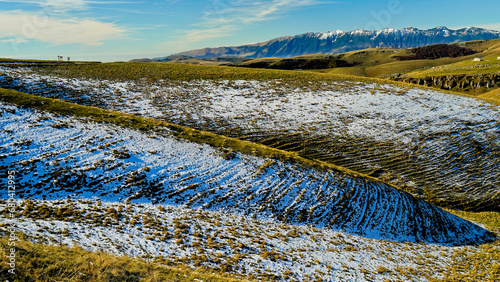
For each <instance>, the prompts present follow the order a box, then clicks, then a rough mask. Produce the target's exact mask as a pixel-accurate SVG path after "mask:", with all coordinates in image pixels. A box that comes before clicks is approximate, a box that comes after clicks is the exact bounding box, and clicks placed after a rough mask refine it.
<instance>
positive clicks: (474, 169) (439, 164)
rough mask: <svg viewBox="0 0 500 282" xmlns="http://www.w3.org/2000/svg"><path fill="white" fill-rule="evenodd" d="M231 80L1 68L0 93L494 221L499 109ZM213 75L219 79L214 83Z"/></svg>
mask: <svg viewBox="0 0 500 282" xmlns="http://www.w3.org/2000/svg"><path fill="white" fill-rule="evenodd" d="M134 66H135V68H134ZM177 68H179V69H180V70H178V69H177ZM122 69H123V70H122ZM125 70H126V71H128V72H133V71H134V72H136V73H137V74H136V75H135V76H129V75H126V74H125ZM231 70H232V69H230V70H228V69H227V68H208V67H203V68H197V67H193V66H179V67H177V66H171V65H168V64H165V65H158V64H151V65H140V64H138V65H134V64H122V65H120V64H118V65H116V64H109V65H106V64H103V65H90V66H85V67H83V66H66V67H57V68H52V69H49V70H47V69H36V68H11V67H3V68H2V69H1V70H0V72H2V73H4V75H3V76H1V78H0V86H2V87H7V88H11V89H18V90H20V91H22V92H27V93H34V94H37V95H41V96H45V97H52V98H59V99H63V100H67V101H71V102H75V103H79V104H84V105H93V106H98V107H101V108H106V109H112V110H117V111H121V112H127V113H132V114H137V115H141V116H147V117H154V118H157V119H162V120H165V121H168V122H172V123H176V124H180V125H184V126H189V127H193V128H198V129H202V130H207V131H212V132H215V133H218V134H222V135H226V136H230V137H235V138H239V139H243V140H249V141H252V142H257V143H261V144H264V145H268V146H270V147H274V148H278V149H283V150H287V151H291V152H297V153H298V154H299V155H300V156H303V157H305V158H308V159H316V160H320V161H325V162H328V163H332V164H335V165H339V166H342V167H346V168H349V169H352V170H354V171H358V172H360V173H364V174H367V175H370V176H373V177H376V178H379V179H381V180H382V181H385V182H387V183H391V184H394V185H396V186H398V187H399V188H401V189H403V190H404V191H407V192H409V193H411V194H412V195H414V196H416V197H418V198H421V199H425V200H426V201H429V202H431V203H433V204H436V205H439V206H443V207H450V208H457V209H463V210H473V211H500V193H499V192H498V188H499V186H500V166H499V163H500V138H498V136H499V135H500V118H499V117H500V108H499V107H498V106H496V105H493V104H488V103H485V102H483V101H481V100H477V99H473V98H468V97H464V96H458V95H451V94H447V93H442V92H439V91H433V90H423V89H419V88H406V87H402V86H397V85H395V84H390V85H380V84H377V83H375V82H373V81H354V80H347V79H338V78H331V77H330V78H329V77H326V76H321V77H320V76H319V75H318V76H314V75H312V74H304V75H303V76H300V75H298V74H295V73H298V72H288V73H278V74H276V73H274V72H269V75H268V76H265V75H264V74H267V73H266V72H264V71H260V72H256V71H255V70H246V71H247V72H248V73H247V74H245V75H246V76H245V75H242V74H240V73H239V72H242V70H240V69H237V70H234V72H235V73H236V74H237V75H235V77H231V78H232V79H228V80H225V79H224V78H226V77H228V74H227V73H228V72H229V71H231ZM198 72H199V73H198ZM217 72H220V77H221V78H222V79H214V78H216V77H217V74H218V73H217ZM250 72H251V73H250ZM291 73H293V75H294V77H292V74H291ZM87 74H88V75H87ZM238 75H239V76H238ZM252 75H254V76H255V77H257V78H258V79H259V80H252V79H250V78H249V77H252ZM279 75H283V77H284V79H279V78H278V77H279ZM183 77H184V78H185V79H183ZM263 77H264V78H263ZM204 78H207V79H204ZM241 78H243V79H241Z"/></svg>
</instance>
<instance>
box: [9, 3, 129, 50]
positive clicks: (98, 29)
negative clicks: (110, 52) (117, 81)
mask: <svg viewBox="0 0 500 282" xmlns="http://www.w3.org/2000/svg"><path fill="white" fill-rule="evenodd" d="M67 2H69V1H67ZM125 32H126V30H124V29H122V28H120V27H118V26H117V25H116V24H114V23H105V22H100V21H96V20H93V19H86V18H70V19H61V18H58V17H55V16H49V15H47V14H44V13H32V12H24V11H13V12H3V11H0V41H3V42H6V41H9V42H27V41H31V40H38V41H42V42H46V43H50V44H53V45H63V44H82V45H86V46H100V45H102V44H103V41H105V40H110V39H116V38H121V37H123V36H124V33H125Z"/></svg>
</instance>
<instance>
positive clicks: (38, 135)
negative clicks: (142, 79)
mask: <svg viewBox="0 0 500 282" xmlns="http://www.w3.org/2000/svg"><path fill="white" fill-rule="evenodd" d="M1 73H8V75H9V76H11V77H16V76H17V77H16V79H15V80H10V78H8V77H6V76H2V75H1ZM0 80H1V81H3V82H4V83H5V82H6V81H9V80H10V82H8V83H9V85H10V86H12V87H11V88H17V89H19V90H21V91H23V92H31V93H37V94H41V95H44V96H50V97H57V98H64V99H66V100H70V101H73V102H78V103H82V104H86V105H97V106H101V107H104V108H109V109H114V110H120V111H124V112H130V113H135V114H141V115H144V116H149V117H157V118H163V119H166V120H169V121H174V122H177V123H181V124H187V125H194V126H198V127H200V128H204V129H212V130H214V131H217V130H216V128H217V127H218V126H221V127H222V130H224V128H226V129H228V128H229V129H235V128H239V129H240V130H241V132H242V134H243V135H242V136H251V135H259V134H260V135H262V134H263V133H266V134H269V135H265V136H267V137H269V136H270V134H274V133H276V132H285V131H286V132H289V133H293V132H295V133H299V134H305V132H307V136H308V138H318V137H319V138H324V140H326V142H328V141H332V140H333V141H334V142H333V141H332V142H333V143H335V144H337V145H336V146H339V148H337V150H335V152H329V150H328V147H327V146H326V147H319V149H318V150H320V151H321V150H324V151H325V152H324V154H325V155H326V154H334V153H335V154H337V153H339V152H340V153H342V154H345V156H344V160H347V159H351V157H352V156H353V154H354V153H353V152H352V151H349V150H350V149H349V148H350V147H347V146H346V145H345V144H347V143H349V142H351V143H352V144H353V145H352V146H354V145H356V144H360V143H356V142H354V140H360V141H359V142H363V143H368V144H379V145H380V146H381V147H382V148H381V149H380V150H388V152H387V153H388V154H394V152H399V151H405V150H410V151H411V155H412V159H409V160H407V159H405V161H411V160H413V161H417V162H425V166H424V168H425V169H424V170H420V171H417V176H419V175H421V174H425V173H426V172H425V170H431V169H433V170H440V169H443V167H442V166H439V165H440V163H442V162H443V159H442V158H448V159H451V160H450V161H449V163H448V164H447V165H449V166H450V167H449V168H448V171H452V172H455V173H456V174H458V176H455V175H451V174H450V173H449V172H448V174H446V173H447V172H446V170H443V171H441V172H442V173H444V174H445V175H446V176H447V177H452V176H453V177H456V179H455V178H453V179H455V180H453V181H455V182H451V181H452V180H449V181H450V182H447V183H444V185H451V184H450V183H453V184H454V185H456V186H457V187H459V188H460V189H463V190H464V191H465V190H466V188H467V187H468V186H460V185H461V183H462V182H464V181H462V180H461V178H460V177H464V175H465V173H470V174H472V172H469V170H470V169H473V168H477V167H473V165H475V164H477V163H476V162H482V163H484V165H482V166H479V168H481V170H482V172H474V175H475V176H474V177H475V179H478V181H480V182H481V183H482V185H483V186H481V187H479V188H481V189H482V190H484V191H482V192H481V193H484V195H486V196H491V195H492V194H488V193H489V192H490V191H489V190H487V189H488V187H490V186H488V185H496V183H497V182H498V177H497V176H499V174H498V171H499V170H498V167H497V166H496V164H497V163H498V159H499V158H498V154H499V150H498V147H499V145H500V141H499V139H498V138H496V137H497V136H498V133H499V132H500V128H499V122H498V121H499V120H500V119H498V117H499V109H498V108H497V107H495V106H491V105H487V104H482V103H481V102H479V101H477V100H474V99H469V98H463V97H455V96H448V95H445V94H442V93H439V92H431V91H427V92H425V91H422V90H416V89H397V88H395V87H394V86H378V85H364V84H360V83H352V82H336V83H332V84H323V85H319V86H318V85H301V86H294V87H292V86H291V85H288V84H285V83H282V82H281V81H269V82H257V81H231V82H229V81H218V82H217V81H203V80H200V81H191V82H182V81H160V82H158V85H142V84H136V83H134V82H103V81H91V80H78V79H71V80H69V79H64V78H56V77H48V76H45V77H43V76H40V75H38V74H36V73H34V72H31V71H30V70H29V69H23V68H21V69H9V68H2V69H0ZM13 85H17V86H15V87H14V86H13ZM396 107H399V109H403V110H396ZM412 117H414V118H412ZM450 134H451V135H450ZM450 136H451V137H450ZM422 138H423V139H422ZM450 138H451V139H450ZM454 138H455V139H454ZM318 140H319V139H318ZM419 140H420V141H419ZM422 140H423V141H422ZM450 140H452V141H453V142H451V141H450ZM464 140H466V141H467V142H468V143H467V142H466V141H464ZM370 142H372V143H370ZM460 142H464V143H463V144H462V143H460ZM333 143H332V144H333ZM340 143H341V145H339V144H340ZM342 144H343V145H342ZM384 144H391V145H390V146H389V145H387V146H386V147H384ZM457 144H462V145H463V146H457ZM446 146H449V149H448V151H444V152H442V151H441V150H442V149H443V148H448V147H446ZM417 147H418V148H417ZM325 148H326V149H325ZM388 148H390V150H389V149H388ZM397 148H399V149H398V150H399V151H398V150H396V149H397ZM409 148H410V149H409ZM478 148H480V149H478ZM343 149H345V151H342V150H343ZM362 149H363V148H362ZM362 149H360V148H358V151H363V150H362ZM378 149H379V148H373V149H372V151H377V150H378ZM391 150H392V151H391ZM474 150H476V151H477V152H473V153H471V151H474ZM330 151H333V150H331V148H330ZM416 152H418V154H416ZM426 152H427V153H426ZM457 152H458V153H457ZM455 153H457V154H458V155H457V156H455V155H454V154H455ZM377 154H379V155H382V157H381V159H383V158H387V155H385V156H384V155H383V154H381V153H380V152H378V153H377ZM373 155H376V154H373ZM389 156H393V155H389ZM396 156H397V155H396ZM454 159H456V160H455V161H453V160H454ZM352 160H353V161H358V162H364V165H366V166H368V167H371V169H377V168H380V167H381V164H386V163H381V162H377V161H376V159H375V158H372V159H363V158H357V159H356V160H354V159H352ZM459 160H460V161H459ZM464 160H466V161H464ZM457 164H460V165H457ZM384 169H385V170H386V173H387V172H390V171H391V168H390V166H389V167H384ZM0 171H2V172H5V171H16V172H17V173H16V183H17V186H18V190H17V191H16V196H17V197H19V198H20V199H23V201H19V202H18V204H19V207H20V208H21V210H23V211H22V213H21V214H20V215H19V216H18V217H17V218H16V219H15V220H14V223H15V225H16V226H17V228H18V229H19V230H20V231H21V232H23V233H25V234H28V235H29V236H31V238H33V240H37V241H40V242H49V243H51V244H59V243H62V244H65V245H68V246H73V245H79V246H81V247H83V248H85V249H88V250H104V251H107V252H110V253H113V254H116V255H130V256H138V257H142V258H145V259H156V261H163V262H168V261H170V262H177V263H183V264H185V265H189V266H192V267H193V268H196V267H198V266H206V267H209V268H214V269H224V270H226V271H232V272H235V273H239V274H243V275H254V276H255V277H256V278H257V279H259V278H264V277H273V276H272V275H275V276H274V278H276V279H282V280H285V281H311V280H318V279H319V278H321V279H323V280H326V281H387V280H389V281H407V280H411V281H426V280H427V279H428V278H429V277H433V278H437V279H439V278H443V272H444V269H445V268H447V267H449V266H450V264H452V263H453V260H452V255H453V254H454V253H455V252H456V251H458V250H467V251H470V252H475V251H477V249H476V248H475V247H467V246H465V247H464V246H462V247H454V246H453V245H457V244H470V243H481V242H484V241H487V240H491V239H493V238H494V236H493V234H492V233H489V232H487V231H486V230H484V229H483V228H481V227H480V226H477V225H475V224H473V223H470V222H468V221H466V220H463V219H461V218H458V217H456V216H453V215H451V214H449V213H447V212H444V211H442V210H440V209H438V208H436V207H434V206H432V205H430V204H428V203H426V202H424V201H422V200H419V199H417V198H415V197H412V196H411V195H409V194H407V193H404V192H401V191H399V190H397V189H395V188H393V187H392V186H389V185H387V184H384V183H383V182H379V181H372V180H367V179H363V178H359V177H353V176H350V175H346V174H341V173H339V172H335V171H320V170H316V169H313V168H310V167H305V166H303V165H299V164H293V163H284V162H281V161H277V160H272V159H263V158H258V157H255V156H249V155H245V154H241V153H238V152H232V153H231V154H228V152H227V151H226V150H224V149H220V148H213V147H210V146H208V145H204V144H195V143H191V142H187V141H185V140H181V139H178V138H175V137H173V136H172V135H170V134H169V130H168V129H166V128H165V129H164V130H163V131H161V132H160V131H159V132H155V133H143V132H138V131H134V130H131V129H125V128H120V127H117V126H113V125H108V124H96V123H94V122H90V121H87V120H84V119H75V118H74V117H67V116H57V115H53V114H49V113H44V112H38V111H35V110H32V109H21V108H18V107H16V106H12V105H8V104H5V103H3V102H0ZM399 177H402V178H405V179H403V180H404V181H405V182H407V183H408V182H413V184H412V185H414V186H416V187H418V185H419V183H418V182H417V181H413V178H412V176H411V175H400V176H399ZM6 179H7V178H6V177H5V178H4V179H2V180H1V181H6ZM458 180H460V181H462V182H459V181H458ZM426 181H427V180H426ZM464 183H465V182H464ZM453 187H455V186H453ZM468 191H469V192H468V193H470V191H474V192H477V190H468ZM484 195H483V194H479V192H478V194H477V195H474V194H472V196H473V197H486V196H484ZM496 197H497V198H498V195H497V196H496ZM0 199H4V200H5V199H7V195H5V194H4V195H1V196H0ZM0 217H1V221H2V223H3V224H0V232H1V231H3V232H5V229H4V227H5V224H7V223H10V221H11V220H10V219H7V213H6V203H5V201H3V200H0Z"/></svg>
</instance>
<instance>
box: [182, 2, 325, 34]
mask: <svg viewBox="0 0 500 282" xmlns="http://www.w3.org/2000/svg"><path fill="white" fill-rule="evenodd" d="M211 3H212V5H211V9H210V11H208V12H206V13H205V16H204V18H203V21H202V22H200V23H198V24H196V26H195V27H194V28H193V29H190V30H183V31H181V32H182V35H181V36H180V37H182V39H181V40H182V41H188V42H197V41H202V40H206V39H211V38H219V37H225V36H230V35H231V34H232V32H234V31H236V30H239V29H241V27H242V26H244V25H250V24H252V23H256V22H262V21H269V20H272V19H276V18H277V17H279V16H280V15H283V14H285V13H287V12H290V11H291V10H293V9H295V8H299V7H306V6H313V5H318V4H322V2H320V1H318V0H271V1H259V0H252V1H243V0H214V1H211ZM330 3H331V2H330ZM181 40H180V41H181Z"/></svg>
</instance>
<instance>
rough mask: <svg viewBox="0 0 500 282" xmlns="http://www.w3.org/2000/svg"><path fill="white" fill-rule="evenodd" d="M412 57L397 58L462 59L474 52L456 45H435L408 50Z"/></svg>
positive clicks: (406, 59) (400, 57)
mask: <svg viewBox="0 0 500 282" xmlns="http://www.w3.org/2000/svg"><path fill="white" fill-rule="evenodd" d="M410 51H411V52H412V53H413V55H409V56H398V57H397V59H398V60H400V61H408V60H434V59H439V58H444V57H451V58H456V57H462V56H468V55H473V54H476V53H477V52H476V51H475V50H472V49H469V48H464V47H462V46H458V45H456V44H436V45H429V46H424V47H417V48H413V49H410Z"/></svg>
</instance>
